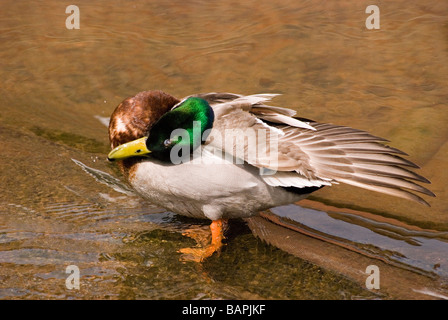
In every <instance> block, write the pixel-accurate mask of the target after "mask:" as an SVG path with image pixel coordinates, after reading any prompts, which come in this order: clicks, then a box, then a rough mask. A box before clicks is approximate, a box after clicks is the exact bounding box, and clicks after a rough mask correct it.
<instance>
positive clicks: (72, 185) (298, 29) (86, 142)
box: [0, 0, 448, 299]
mask: <svg viewBox="0 0 448 320" xmlns="http://www.w3.org/2000/svg"><path fill="white" fill-rule="evenodd" d="M369 4H371V3H368V2H365V1H361V2H360V1H345V2H344V3H339V2H334V3H325V4H322V3H316V2H312V1H302V2H297V1H288V0H285V1H282V2H281V3H278V2H272V1H255V0H249V1H244V2H241V1H232V0H231V1H224V2H218V3H216V2H209V1H201V0H199V1H192V2H188V3H185V2H184V1H178V0H175V1H170V2H160V1H143V0H137V1H133V2H132V3H128V2H118V1H113V2H110V1H104V0H101V1H96V2H95V3H91V2H88V1H84V0H82V1H78V3H77V5H78V6H79V8H80V13H81V28H80V29H79V30H67V29H66V28H65V19H66V17H67V15H66V14H65V7H66V5H65V4H63V3H60V1H45V2H38V1H37V2H32V3H29V2H17V1H7V0H4V1H2V2H1V4H0V7H1V10H0V43H1V44H2V45H1V46H0V64H1V68H0V76H1V79H2V85H1V87H0V93H1V94H0V103H1V108H0V141H2V149H1V155H2V165H1V168H0V175H1V182H2V184H1V185H2V187H1V191H2V192H0V279H1V280H0V297H1V298H7V299H14V298H20V299H39V298H49V299H65V298H77V299H81V298H85V299H88V298H101V299H108V298H110V299H117V298H123V299H132V298H154V299H160V298H188V299H193V298H197V299H201V298H232V299H238V298H286V299H288V298H290V299H294V298H304V299H307V298H330V299H344V298H347V299H350V298H357V297H361V298H363V297H372V296H373V297H377V295H376V294H373V293H369V292H366V291H365V290H364V289H363V285H362V282H360V281H352V280H353V279H348V278H347V277H346V276H343V275H341V272H340V271H341V270H338V269H337V267H335V268H334V269H331V268H330V269H329V270H330V271H329V270H328V269H322V268H320V266H319V265H313V264H310V263H308V262H305V261H303V260H301V259H299V258H296V257H294V256H292V255H290V254H288V253H285V252H283V251H281V250H279V249H276V248H274V247H273V246H270V245H267V244H265V243H263V242H261V241H259V240H257V239H255V238H254V237H253V236H252V235H251V233H250V232H249V230H248V229H247V227H245V224H244V223H241V224H240V226H239V228H237V230H239V231H240V234H239V235H235V236H234V238H233V239H232V241H230V242H229V244H228V246H227V248H226V250H225V251H224V252H223V253H222V254H221V256H220V257H213V259H211V260H210V261H208V262H207V263H206V264H204V266H203V269H201V270H198V269H197V268H198V267H197V266H195V265H192V264H182V263H180V262H179V261H178V254H177V253H176V251H177V248H180V247H185V246H186V244H187V245H188V244H189V243H188V242H189V241H191V240H190V239H188V238H185V237H183V236H181V233H182V229H183V228H185V227H187V226H189V227H192V226H193V227H196V228H203V227H205V226H204V225H203V224H202V223H201V222H192V221H186V220H182V218H179V217H177V216H175V215H173V214H172V213H167V212H165V211H164V210H162V209H160V208H156V207H154V206H153V205H151V204H150V203H147V202H145V201H143V200H142V199H140V198H139V197H137V196H135V195H134V194H133V193H132V191H131V190H130V189H129V188H128V187H127V186H126V185H125V184H123V183H121V182H120V180H119V178H120V175H119V174H118V172H117V170H116V167H114V166H113V165H110V164H109V163H107V161H105V155H106V153H107V152H108V150H109V144H108V141H107V132H106V128H105V126H104V124H105V123H107V119H108V117H109V115H110V114H111V112H112V110H113V109H114V108H115V106H116V105H117V104H118V103H119V102H121V101H122V100H123V99H124V98H125V97H128V96H131V95H134V94H136V93H137V92H140V91H143V90H148V89H163V90H165V91H167V92H169V93H171V94H173V95H175V96H178V97H183V96H186V95H188V94H192V93H196V92H211V91H228V92H237V93H244V94H252V93H259V92H272V93H282V94H283V95H282V96H279V97H278V98H276V100H275V104H277V105H279V106H287V107H291V108H295V109H297V110H298V111H299V113H300V115H301V116H304V117H307V118H311V119H315V120H317V121H323V122H331V123H335V124H341V125H348V126H353V127H356V128H360V129H364V130H367V131H370V132H372V133H373V134H375V135H378V136H383V137H385V138H388V139H389V140H391V141H392V145H393V146H394V147H397V148H400V149H402V150H404V151H406V152H407V153H408V154H410V160H412V161H413V162H416V163H417V164H419V165H421V167H422V170H420V172H419V173H420V174H422V175H423V176H425V177H427V178H428V179H429V180H431V181H432V185H431V187H430V188H431V190H432V191H433V192H435V193H436V194H437V198H435V199H430V202H431V205H432V207H431V208H422V207H420V206H417V205H414V204H413V203H409V202H407V201H405V200H400V199H395V198H391V197H388V196H384V195H378V194H374V193H372V192H368V191H363V190H359V189H356V188H351V187H348V186H342V185H341V186H337V187H331V188H324V189H322V190H320V191H318V192H317V193H316V194H315V195H314V196H313V198H312V200H313V201H311V202H301V203H300V205H301V206H304V207H306V208H308V209H300V207H297V206H291V207H286V208H277V209H275V210H274V211H273V212H274V213H276V214H277V215H278V216H279V217H280V218H281V219H283V220H281V221H280V222H281V223H285V224H289V226H291V225H292V226H293V227H294V228H296V227H298V226H300V228H303V230H304V232H305V231H306V232H308V233H309V234H310V235H312V236H314V237H321V238H322V239H324V238H325V240H326V241H329V242H332V243H335V242H337V243H338V246H351V249H352V250H355V251H356V250H357V251H359V252H361V253H363V254H365V255H377V256H378V257H380V258H381V259H387V260H388V262H390V263H394V262H395V263H399V264H400V265H401V266H402V267H403V266H404V267H405V268H407V269H413V270H416V271H418V272H420V273H423V274H424V275H429V279H434V277H435V279H436V282H438V283H440V286H439V288H438V289H439V290H441V292H442V293H443V290H446V277H447V269H446V268H447V267H446V262H447V261H446V256H448V255H447V254H446V242H447V235H446V231H447V230H448V215H447V212H448V202H447V201H448V200H447V199H448V193H447V192H448V191H447V189H446V188H445V184H446V181H447V180H448V170H444V169H446V168H447V159H448V144H447V138H448V127H447V126H446V123H447V122H448V113H447V112H446V101H447V98H448V89H447V88H448V86H447V82H446V74H448V70H447V68H448V63H447V61H446V60H447V56H446V45H447V37H446V31H447V28H446V25H447V23H448V20H447V19H448V18H447V17H448V3H447V2H446V1H435V2H432V3H430V4H421V3H420V2H418V1H394V2H393V3H381V4H380V10H381V15H382V16H381V29H380V30H377V31H368V30H366V29H365V28H364V25H365V18H366V14H365V13H364V10H365V7H366V6H367V5H369ZM355 211H356V212H355ZM373 216H377V217H379V218H373ZM249 225H251V224H250V223H249ZM251 226H252V225H251ZM287 227H288V226H285V229H287ZM303 230H302V231H303ZM310 243H311V241H310ZM303 245H304V247H305V245H306V243H304V244H303ZM299 247H300V246H299ZM314 250H316V254H319V253H322V254H323V253H324V252H325V251H324V245H322V246H316V247H314ZM336 251H337V250H336V249H334V251H333V252H334V254H336ZM288 252H289V251H288ZM328 255H329V256H328V257H329V259H328V260H331V259H330V258H331V257H332V256H331V255H332V253H331V251H329V253H328ZM299 256H300V255H299ZM380 261H383V260H380ZM68 264H77V265H78V266H79V267H80V270H81V274H82V277H83V278H82V279H83V280H82V284H81V285H82V286H84V287H82V288H83V289H82V290H80V291H77V292H75V291H68V290H67V289H66V288H65V278H66V274H65V273H64V270H65V266H66V265H68ZM397 270H398V271H397ZM397 270H395V271H392V273H391V275H393V274H394V273H393V272H396V273H400V271H399V270H400V269H399V268H398V269H397ZM342 274H343V273H342ZM265 279H269V283H270V285H271V286H270V288H267V287H266V285H265V284H266V283H265ZM428 281H429V280H428ZM431 281H432V280H431ZM360 283H361V284H360ZM431 283H432V282H431ZM444 283H445V284H444ZM419 284H422V286H421V287H420V289H418V290H420V291H425V290H424V289H422V288H423V287H424V285H425V281H424V280H422V282H419ZM444 286H445V287H444ZM433 289H434V288H431V290H433ZM400 290H401V291H397V292H394V293H393V294H391V296H389V295H387V294H385V295H382V296H381V295H380V296H381V297H382V298H391V297H393V298H397V297H398V298H400V297H402V295H401V294H402V292H405V291H411V290H409V287H403V288H400ZM428 290H429V289H428ZM426 296H427V295H426V294H424V295H420V296H415V297H418V298H421V297H426ZM445 296H446V294H445Z"/></svg>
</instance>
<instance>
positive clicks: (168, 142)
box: [163, 139, 171, 148]
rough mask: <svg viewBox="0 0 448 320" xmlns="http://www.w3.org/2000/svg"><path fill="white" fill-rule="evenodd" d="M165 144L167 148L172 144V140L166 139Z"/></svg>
mask: <svg viewBox="0 0 448 320" xmlns="http://www.w3.org/2000/svg"><path fill="white" fill-rule="evenodd" d="M163 145H164V146H165V148H168V147H169V146H170V145H171V140H170V139H166V140H165V141H163Z"/></svg>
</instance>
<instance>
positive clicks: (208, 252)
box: [179, 219, 227, 262]
mask: <svg viewBox="0 0 448 320" xmlns="http://www.w3.org/2000/svg"><path fill="white" fill-rule="evenodd" d="M226 222H227V221H226V220H224V219H219V220H214V221H212V223H211V225H210V230H211V233H212V237H211V243H210V244H208V245H206V246H205V247H202V248H182V249H180V250H179V252H180V253H182V258H181V260H183V261H195V262H203V261H204V260H205V259H207V258H208V257H210V256H212V255H213V253H215V252H217V251H219V250H221V248H222V247H223V246H224V244H223V243H222V241H223V240H224V239H225V237H224V227H225V224H226ZM187 235H188V236H190V237H192V238H193V239H195V238H196V237H195V236H192V232H191V231H190V232H189V233H188V234H187ZM200 238H201V239H202V238H203V237H200Z"/></svg>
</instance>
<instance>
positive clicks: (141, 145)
mask: <svg viewBox="0 0 448 320" xmlns="http://www.w3.org/2000/svg"><path fill="white" fill-rule="evenodd" d="M146 139H147V138H146V137H143V138H140V139H137V140H134V141H131V142H128V143H124V144H121V145H119V146H118V147H116V148H115V149H113V150H112V151H111V152H109V154H108V156H107V159H108V160H109V161H114V160H123V159H126V158H130V157H136V156H144V155H146V154H148V153H151V151H150V150H148V148H147V147H146Z"/></svg>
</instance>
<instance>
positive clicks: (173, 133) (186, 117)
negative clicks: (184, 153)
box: [146, 97, 214, 158]
mask: <svg viewBox="0 0 448 320" xmlns="http://www.w3.org/2000/svg"><path fill="white" fill-rule="evenodd" d="M213 121H214V113H213V109H212V108H211V107H210V105H209V104H208V103H207V101H205V100H204V99H201V98H197V97H191V98H188V99H186V100H185V101H183V102H182V103H181V104H180V105H179V106H177V107H175V108H174V109H172V110H171V111H169V112H167V113H166V114H164V115H163V116H162V117H161V118H160V120H159V121H158V122H157V123H156V124H154V126H153V127H152V128H151V130H150V132H149V138H148V140H147V142H146V145H147V147H148V149H149V150H151V152H152V154H153V155H154V156H156V157H159V158H166V157H167V156H169V153H170V151H171V149H172V148H173V147H174V146H176V145H177V146H179V147H189V150H190V152H193V151H194V150H195V149H196V148H198V147H199V146H200V145H201V143H202V142H203V141H204V140H205V138H206V137H205V135H207V133H208V131H207V129H211V128H212V126H213Z"/></svg>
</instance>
